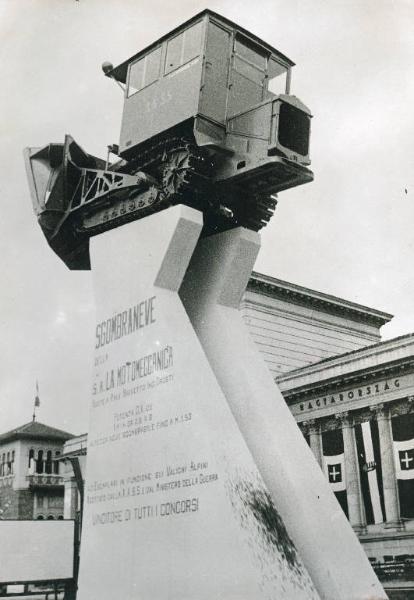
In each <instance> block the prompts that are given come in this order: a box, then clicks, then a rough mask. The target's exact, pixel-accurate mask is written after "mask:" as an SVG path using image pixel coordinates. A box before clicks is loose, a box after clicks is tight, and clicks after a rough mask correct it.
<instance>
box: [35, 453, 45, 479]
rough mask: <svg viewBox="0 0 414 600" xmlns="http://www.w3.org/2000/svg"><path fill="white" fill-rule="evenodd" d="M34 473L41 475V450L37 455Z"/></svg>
mask: <svg viewBox="0 0 414 600" xmlns="http://www.w3.org/2000/svg"><path fill="white" fill-rule="evenodd" d="M36 473H39V474H40V473H43V450H39V452H38V453H37V461H36Z"/></svg>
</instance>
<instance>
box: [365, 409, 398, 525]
mask: <svg viewBox="0 0 414 600" xmlns="http://www.w3.org/2000/svg"><path fill="white" fill-rule="evenodd" d="M371 410H372V411H373V412H375V414H376V418H377V423H378V434H379V445H380V453H381V469H382V487H383V490H384V505H385V518H386V522H385V524H384V527H386V528H387V529H388V528H389V529H397V530H401V529H404V524H403V522H402V521H401V518H400V503H399V499H398V487H397V478H396V473H395V464H394V449H393V439H392V429H391V415H390V411H389V409H388V408H386V407H384V405H383V404H378V405H377V406H373V407H372V408H371Z"/></svg>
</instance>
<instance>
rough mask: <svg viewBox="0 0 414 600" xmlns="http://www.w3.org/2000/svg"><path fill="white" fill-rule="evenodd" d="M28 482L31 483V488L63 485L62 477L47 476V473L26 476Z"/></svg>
mask: <svg viewBox="0 0 414 600" xmlns="http://www.w3.org/2000/svg"><path fill="white" fill-rule="evenodd" d="M26 481H28V482H29V486H30V487H38V486H57V485H63V477H62V476H60V475H52V474H51V475H47V474H45V473H42V474H38V473H35V474H33V475H26Z"/></svg>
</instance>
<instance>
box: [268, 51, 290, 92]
mask: <svg viewBox="0 0 414 600" xmlns="http://www.w3.org/2000/svg"><path fill="white" fill-rule="evenodd" d="M287 72H288V69H287V67H285V66H284V65H282V64H281V63H279V62H278V61H277V60H275V59H274V58H271V59H270V60H269V70H268V78H269V83H268V90H269V92H271V93H272V94H276V95H278V94H286V86H287Z"/></svg>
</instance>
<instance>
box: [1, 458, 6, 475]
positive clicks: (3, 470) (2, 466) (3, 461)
mask: <svg viewBox="0 0 414 600" xmlns="http://www.w3.org/2000/svg"><path fill="white" fill-rule="evenodd" d="M5 465H6V455H5V454H3V456H2V457H1V465H0V475H1V476H2V477H3V475H5V468H6V467H5Z"/></svg>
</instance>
